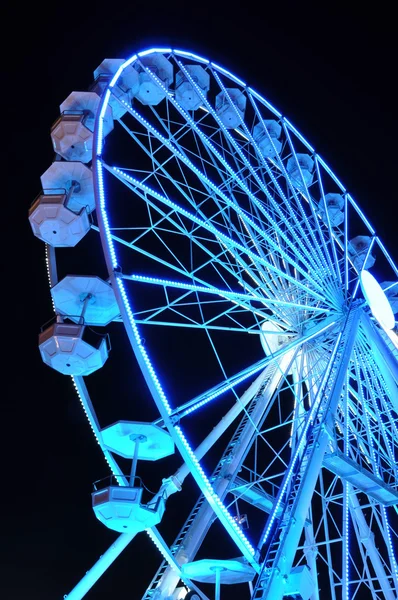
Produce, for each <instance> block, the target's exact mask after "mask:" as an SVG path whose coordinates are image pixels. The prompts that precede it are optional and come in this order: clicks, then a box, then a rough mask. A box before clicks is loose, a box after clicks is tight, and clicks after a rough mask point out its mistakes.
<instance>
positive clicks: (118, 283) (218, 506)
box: [92, 48, 391, 572]
mask: <svg viewBox="0 0 398 600" xmlns="http://www.w3.org/2000/svg"><path fill="white" fill-rule="evenodd" d="M154 53H160V54H165V53H167V54H171V53H172V54H175V55H178V56H182V57H185V58H191V59H193V60H195V61H197V62H199V63H202V64H206V65H211V67H212V68H213V69H214V70H215V71H218V72H220V73H222V74H224V75H227V76H228V77H230V78H231V79H232V80H234V81H235V82H236V83H238V84H239V85H240V86H242V87H244V88H247V89H248V90H249V91H250V93H251V94H253V95H254V96H255V97H256V98H258V99H259V100H260V101H261V102H262V103H263V104H264V105H265V106H266V107H267V108H268V109H269V110H270V111H271V112H272V113H273V114H274V115H275V116H276V117H278V118H279V119H281V120H283V121H284V123H285V124H286V126H287V127H288V128H289V129H290V130H291V131H293V132H294V134H295V135H296V136H297V137H298V138H299V139H300V140H301V141H302V143H303V144H304V145H305V146H306V147H307V148H308V149H309V150H310V151H311V152H312V153H315V150H314V148H312V147H311V145H310V144H309V143H308V142H307V141H306V140H305V139H304V138H303V137H302V135H301V134H300V133H299V132H298V131H297V130H296V129H295V128H294V127H293V125H292V124H291V123H290V122H289V121H288V120H287V119H286V118H285V117H283V116H282V115H281V113H280V112H278V111H277V110H276V109H275V108H274V107H273V106H272V105H271V104H270V103H269V102H267V101H266V100H265V99H264V98H263V97H262V96H261V95H260V94H258V93H257V92H255V91H254V90H253V89H252V88H250V87H248V86H246V84H245V83H244V82H243V81H241V80H240V79H238V78H237V77H235V76H234V75H232V74H231V73H230V72H229V71H226V70H225V69H223V68H222V67H220V66H219V65H216V64H215V63H213V62H211V61H209V60H207V59H205V58H202V57H200V56H197V55H195V54H192V53H190V52H185V51H182V50H174V49H171V48H152V49H150V50H145V51H144V52H139V53H137V54H135V55H133V56H132V57H131V58H129V59H128V60H126V61H125V62H124V63H123V65H121V66H120V67H119V69H118V71H117V72H116V73H115V75H114V77H113V79H112V80H111V82H110V83H109V85H108V87H107V88H106V91H105V92H104V94H103V95H102V98H101V102H100V105H99V107H98V111H97V115H96V120H95V128H94V143H93V155H92V171H93V176H94V194H95V203H96V210H97V218H98V224H99V231H100V237H101V243H102V247H103V252H104V255H105V260H106V264H107V268H108V273H109V278H110V281H111V284H112V287H113V289H114V291H115V296H116V299H117V302H118V305H119V309H120V314H121V317H122V320H123V323H124V326H125V329H126V332H127V335H128V337H129V340H130V343H131V346H132V349H133V351H134V354H135V356H136V359H137V361H138V364H139V366H140V368H141V371H142V373H143V375H144V377H145V380H146V383H147V385H148V387H149V389H150V392H151V394H152V397H153V399H154V401H155V403H156V406H157V408H158V410H159V413H160V415H161V417H162V419H163V421H164V423H165V425H166V426H167V428H168V430H169V432H170V434H171V436H172V438H173V439H174V442H175V444H176V446H177V448H178V450H179V452H180V454H181V456H182V458H183V460H184V461H185V462H186V463H187V465H188V466H189V468H190V471H191V473H192V475H193V477H194V479H195V480H196V482H197V484H198V485H199V487H200V489H201V491H202V493H203V494H204V495H205V497H206V499H207V500H208V502H209V504H210V505H211V507H212V509H213V510H214V512H215V514H216V515H217V517H218V518H219V520H220V521H221V522H222V524H223V525H224V527H225V528H226V530H227V531H228V532H229V534H230V536H231V537H232V539H233V540H234V541H235V543H236V544H237V546H238V547H239V548H240V550H241V551H242V553H243V555H244V556H245V558H246V559H247V560H248V562H249V563H250V564H252V565H253V567H254V568H255V569H256V571H257V572H258V571H259V565H258V564H257V562H256V560H255V558H254V554H255V549H254V548H253V546H252V545H251V544H250V542H249V541H248V540H247V538H246V537H245V535H244V533H243V532H242V530H241V528H240V527H239V525H238V524H237V523H236V522H235V521H234V520H233V518H232V516H231V515H230V513H229V511H228V509H227V508H226V507H225V506H224V504H223V503H222V502H221V500H220V499H219V497H218V496H217V495H216V494H215V493H214V491H213V488H212V486H211V483H210V481H209V479H208V478H207V476H206V474H205V473H204V471H203V469H202V467H201V466H200V463H199V461H198V460H197V459H196V457H195V454H194V451H193V449H192V448H191V446H190V444H189V442H188V440H187V439H186V437H185V435H184V432H183V430H182V428H181V426H180V425H179V424H174V423H173V421H172V419H171V417H170V415H171V412H172V410H171V407H170V405H169V403H168V400H167V397H166V394H165V393H164V391H163V388H162V385H161V383H160V381H159V379H158V377H157V374H156V372H155V369H154V367H153V366H152V363H151V360H150V357H149V356H148V353H147V351H146V349H145V348H144V346H143V345H142V344H141V336H140V333H139V330H138V327H137V325H136V323H135V321H134V317H133V311H132V308H131V302H130V301H129V299H128V297H127V293H126V291H125V289H124V284H123V280H122V279H121V278H119V277H117V275H116V271H117V268H118V266H119V265H118V260H117V256H116V251H115V248H114V243H113V240H112V237H111V233H110V225H109V220H108V213H107V208H106V197H105V190H104V182H103V167H102V164H101V154H102V146H103V136H102V124H103V117H104V114H105V111H106V108H107V106H108V103H109V98H110V95H111V91H110V90H111V88H112V87H113V86H114V85H115V84H116V82H117V80H118V79H119V77H120V75H121V74H122V72H123V70H124V69H125V68H126V67H128V66H129V65H132V64H134V62H135V61H136V60H137V59H139V58H140V57H143V56H145V55H148V54H154ZM317 158H318V160H319V162H320V164H322V166H323V167H324V168H325V170H326V171H327V172H328V173H329V175H330V176H331V177H332V178H333V179H334V181H335V182H336V183H337V184H338V185H339V187H340V189H342V190H343V191H344V192H345V193H346V190H345V188H344V186H343V185H342V184H341V182H340V181H339V179H338V178H337V177H336V176H335V175H334V173H333V172H332V171H331V170H330V168H329V167H328V166H327V165H326V164H325V162H324V161H323V160H322V159H321V158H320V157H319V155H318V154H317ZM347 197H349V200H350V202H351V204H352V205H353V206H355V209H356V210H357V212H358V213H359V214H360V216H361V217H362V219H363V221H364V222H365V224H366V225H367V226H368V228H369V231H370V232H371V233H372V234H373V235H374V234H375V231H374V229H373V228H372V227H371V225H370V223H369V221H368V220H367V219H366V218H365V216H364V215H363V213H362V211H361V210H360V209H359V207H358V205H357V204H356V203H355V202H354V200H353V199H352V197H351V196H350V195H349V194H347ZM380 244H381V242H380ZM383 250H384V248H383ZM390 264H391V259H390Z"/></svg>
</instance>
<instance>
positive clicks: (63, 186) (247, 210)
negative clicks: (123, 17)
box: [29, 48, 398, 600]
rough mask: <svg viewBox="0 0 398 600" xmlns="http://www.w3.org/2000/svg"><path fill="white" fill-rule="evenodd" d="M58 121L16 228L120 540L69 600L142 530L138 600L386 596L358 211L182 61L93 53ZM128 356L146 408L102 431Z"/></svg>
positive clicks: (231, 96) (379, 283)
mask: <svg viewBox="0 0 398 600" xmlns="http://www.w3.org/2000/svg"><path fill="white" fill-rule="evenodd" d="M60 111H61V114H60V117H59V119H58V120H57V121H56V122H55V123H54V124H53V126H52V128H51V138H52V142H53V146H54V150H55V159H54V162H53V163H52V165H50V166H49V168H48V169H47V170H46V171H45V173H44V174H43V175H42V176H41V183H42V188H43V189H42V192H41V194H40V195H39V196H38V198H37V199H36V200H35V202H34V203H33V205H32V207H31V209H30V211H29V220H30V223H31V226H32V229H33V232H34V234H35V235H36V236H37V237H38V238H40V239H41V240H43V242H45V248H46V261H47V268H48V276H49V282H50V288H51V296H52V301H53V306H54V311H55V316H54V318H53V320H52V322H51V323H48V324H46V325H45V326H44V327H43V330H42V332H41V333H40V336H39V348H40V352H41V355H42V358H43V360H44V362H45V363H46V364H47V365H49V366H50V367H52V368H54V369H56V370H58V371H59V372H60V373H62V374H65V375H69V376H70V377H71V378H72V380H73V384H74V387H75V389H76V392H77V395H78V398H79V399H80V402H81V404H82V406H83V409H84V411H85V413H86V415H87V418H88V420H89V423H90V425H91V428H92V430H93V433H94V436H95V438H96V441H97V442H98V444H99V446H100V448H101V450H102V452H103V454H104V457H105V459H106V460H107V462H108V463H109V466H110V469H111V475H110V477H109V478H107V479H106V480H101V481H97V482H96V483H95V485H94V489H93V493H92V506H93V511H94V514H95V516H96V517H97V518H98V519H99V521H101V523H102V524H98V526H99V527H102V526H106V527H108V528H110V529H112V530H115V532H118V533H119V537H117V538H116V540H115V542H114V544H113V545H112V546H111V548H110V549H109V550H108V551H107V552H105V554H103V555H102V556H101V558H100V559H99V560H98V562H97V563H96V564H95V565H94V566H93V567H92V568H91V569H90V570H89V571H88V572H87V574H86V575H85V576H84V577H83V579H82V580H81V581H80V582H79V583H78V584H77V585H76V587H75V588H74V589H73V590H72V591H71V592H70V593H69V594H67V595H66V596H65V597H66V598H68V599H69V600H78V599H80V598H82V597H83V596H84V595H85V594H86V592H87V591H88V590H89V589H90V588H91V587H92V586H93V584H94V583H95V582H96V581H97V580H98V579H99V578H100V576H101V574H102V573H103V572H104V571H105V570H106V569H107V568H108V567H109V565H110V564H111V563H112V562H113V561H114V560H115V558H116V557H117V556H118V555H119V554H120V553H121V552H122V550H123V549H124V548H125V547H126V546H127V545H128V544H129V543H130V542H131V543H132V545H133V544H134V543H135V542H136V540H135V539H134V538H137V539H139V537H140V536H142V535H149V537H150V538H151V540H152V541H153V543H154V550H153V551H154V552H160V554H159V563H160V565H159V569H158V570H157V572H155V573H154V575H153V579H152V581H150V582H148V587H147V589H146V590H143V591H142V594H141V596H140V597H142V599H143V600H150V599H153V600H160V599H167V600H178V599H181V598H187V599H188V598H190V599H192V600H193V599H195V600H196V599H199V598H201V599H206V598H214V597H215V598H216V599H219V598H222V599H224V600H228V598H238V597H239V598H241V599H242V600H244V599H245V598H247V599H251V600H257V599H260V598H262V599H267V600H280V599H282V598H284V597H286V598H288V597H294V598H301V599H302V600H329V599H330V600H348V599H350V598H358V599H360V600H366V599H367V598H372V599H388V600H393V599H397V598H398V567H397V559H396V557H395V553H396V548H397V547H398V541H397V536H398V515H397V510H398V509H397V506H398V466H397V459H398V429H397V428H398V337H397V334H396V322H395V316H394V315H395V314H396V313H397V312H398V269H397V267H396V266H395V264H394V262H393V260H392V258H391V257H390V255H389V254H388V251H387V249H386V248H385V247H384V245H383V243H382V241H381V240H380V239H379V237H378V235H377V233H376V232H375V230H374V229H373V228H372V226H371V224H370V223H369V221H368V220H367V218H366V216H365V215H364V214H363V212H362V211H361V209H360V207H359V206H358V204H357V203H356V202H355V200H354V198H353V197H352V196H351V195H350V193H349V192H348V191H347V190H346V189H345V187H344V185H343V184H342V183H341V182H340V181H339V179H338V178H337V177H336V176H335V174H334V173H333V172H332V171H331V169H330V168H329V167H328V166H327V164H326V162H325V161H324V160H323V159H322V158H321V157H320V156H319V155H318V154H317V152H316V151H315V149H314V148H312V147H311V146H310V144H309V143H308V142H307V141H306V140H305V139H304V137H303V136H302V135H301V134H300V133H299V132H298V131H297V129H296V128H295V127H294V126H293V125H292V124H291V123H290V121H289V120H288V119H287V118H285V117H284V116H282V114H281V113H280V112H278V111H277V110H276V109H275V108H274V107H273V106H272V105H271V104H270V103H269V102H268V101H267V100H266V99H265V98H263V97H262V96H261V95H260V94H259V93H257V92H256V91H255V90H254V89H253V88H251V87H250V86H249V85H247V84H246V83H245V82H243V81H242V80H241V79H238V78H237V77H236V76H235V75H233V74H232V73H230V72H228V71H227V70H225V69H224V68H222V67H221V66H219V65H217V64H215V63H214V62H211V61H209V60H207V59H205V58H202V57H200V56H196V55H195V54H192V53H190V52H185V51H180V50H173V49H169V48H160V49H151V50H147V51H145V52H139V53H138V54H137V55H134V56H132V57H131V58H130V59H128V60H122V59H106V60H104V61H103V62H102V63H101V65H99V67H98V68H97V69H96V70H95V71H94V82H93V85H92V86H91V87H90V89H89V90H88V91H74V92H72V93H71V94H70V95H69V96H68V98H66V100H65V101H64V102H63V103H62V104H61V106H60ZM98 236H99V239H100V245H99V243H98ZM61 248H67V250H62V249H61ZM93 248H95V249H98V250H96V252H97V251H98V252H99V253H100V254H101V256H103V257H104V259H105V261H106V266H107V277H105V278H101V277H99V276H98V273H96V272H91V271H90V270H87V269H89V268H90V267H89V265H90V253H91V254H92V253H93V250H92V249H93ZM90 249H91V250H90ZM69 260H70V261H71V262H70V263H69ZM86 261H87V266H86ZM69 264H71V265H73V269H74V270H73V271H71V270H70V268H69V266H68V265H69ZM76 265H78V268H80V270H81V273H79V274H76V273H75V270H76ZM126 334H127V337H126ZM118 336H120V338H121V339H122V340H123V347H124V357H123V361H121V360H119V359H118V357H117V356H114V350H113V349H112V348H113V341H114V340H115V339H116V338H117V337H118ZM129 345H130V346H131V349H130V348H129ZM130 350H131V351H130ZM133 361H137V362H138V364H139V367H140V369H141V371H142V374H143V376H144V378H145V381H146V383H147V386H148V389H149V391H150V395H151V398H152V400H153V402H152V403H151V406H150V407H148V406H147V405H146V404H145V405H144V403H143V402H142V401H140V399H139V398H137V397H136V393H135V390H134V385H132V386H131V389H130V388H129V389H128V390H127V392H126V398H128V400H127V401H128V402H129V403H130V404H131V407H132V410H133V411H134V414H135V415H136V416H135V418H134V420H126V419H125V417H124V415H123V414H120V418H119V420H117V421H115V422H113V423H100V420H99V418H98V416H97V412H96V408H97V405H98V404H97V403H98V402H99V400H98V398H97V397H96V394H98V391H99V390H100V389H101V377H112V376H114V377H118V378H122V379H123V378H124V377H126V381H127V380H128V371H129V364H132V362H133ZM92 381H95V385H93V384H92V383H91V382H92ZM90 390H92V391H90ZM94 391H95V393H93V392H94ZM148 415H150V416H149V418H148ZM126 459H127V460H128V461H130V462H129V464H130V467H129V471H128V472H126V469H125V465H126ZM154 461H156V473H157V474H159V473H161V474H162V475H161V476H160V477H159V486H158V491H156V492H155V493H153V494H152V493H150V492H149V491H148V486H147V484H146V479H147V478H148V476H149V472H151V475H153V466H152V465H153V463H154ZM176 461H177V462H176ZM178 461H179V462H180V463H181V464H179V466H178ZM176 464H177V468H175V465H176ZM122 465H123V467H122ZM189 475H192V477H193V480H194V481H195V482H196V489H197V500H196V502H194V503H193V505H192V506H190V507H188V506H186V505H185V503H182V502H180V501H179V497H180V495H181V494H182V491H181V490H184V481H185V480H186V479H187V477H188V476H189ZM179 502H180V507H179V512H180V514H181V523H178V524H177V525H178V526H177V529H176V532H175V536H174V538H173V539H168V538H167V536H169V531H170V529H169V528H168V530H167V535H166V534H164V533H163V529H162V527H163V525H164V523H165V522H166V521H167V519H168V508H169V507H170V505H173V504H174V503H175V504H176V505H178V503H179ZM175 514H176V513H175V512H174V515H175ZM174 518H175V517H174ZM137 543H138V542H137ZM138 570H139V567H137V572H138ZM99 585H100V584H99ZM133 597H134V598H138V595H137V594H135V595H134V594H133Z"/></svg>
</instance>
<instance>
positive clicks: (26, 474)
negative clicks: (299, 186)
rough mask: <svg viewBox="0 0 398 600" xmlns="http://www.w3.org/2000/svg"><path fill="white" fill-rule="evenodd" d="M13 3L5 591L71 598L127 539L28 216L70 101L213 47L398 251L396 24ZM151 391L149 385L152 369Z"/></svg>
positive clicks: (360, 11)
mask: <svg viewBox="0 0 398 600" xmlns="http://www.w3.org/2000/svg"><path fill="white" fill-rule="evenodd" d="M391 6H393V5H392V4H391ZM4 10H5V13H3V33H2V35H3V64H2V68H1V70H2V74H3V86H2V87H3V94H2V96H3V103H4V108H3V109H2V125H3V144H2V147H3V151H4V155H3V160H2V165H3V178H2V179H3V181H5V182H6V189H5V190H3V194H2V215H3V218H2V233H3V236H2V237H3V239H4V238H5V239H4V242H5V243H4V249H3V253H2V256H3V261H2V272H3V278H2V298H3V327H2V332H3V343H2V346H3V349H2V359H1V360H2V364H3V370H2V373H3V375H2V376H3V394H2V396H3V397H2V402H1V405H2V409H3V419H2V430H3V435H2V442H3V453H2V457H3V464H2V475H3V486H2V499H3V501H4V508H3V509H2V520H3V524H2V525H3V527H2V540H3V543H2V549H1V553H2V557H1V561H0V597H1V598H4V600H19V599H21V600H22V599H25V598H26V599H27V598H29V600H55V599H60V598H62V597H63V594H66V593H68V592H69V591H70V589H71V588H72V587H73V585H74V584H75V583H77V581H78V580H79V578H80V577H81V576H82V575H83V574H84V572H85V571H86V570H87V569H88V568H90V567H91V565H92V564H93V563H94V562H95V560H96V559H97V558H98V557H99V556H100V555H101V554H102V553H103V552H104V551H105V550H106V548H107V547H108V546H109V545H110V543H111V542H112V540H113V539H114V538H115V535H114V534H113V532H110V531H108V530H106V529H105V527H103V526H102V525H101V524H100V523H99V522H98V521H97V520H96V519H95V517H94V515H93V513H92V510H91V506H90V492H91V483H92V481H93V480H95V479H97V478H98V477H100V476H104V475H105V474H106V469H105V468H104V463H103V459H102V456H101V453H100V452H99V450H98V447H97V445H96V443H95V442H94V440H93V438H92V436H91V433H90V429H89V427H88V425H87V422H86V421H85V419H84V418H83V417H82V416H81V411H80V407H79V405H78V403H77V399H76V397H75V395H74V392H73V389H72V386H71V383H70V380H69V378H63V376H62V375H60V374H58V373H56V372H53V371H51V369H49V368H48V367H46V366H44V365H43V364H42V362H41V359H40V355H39V352H38V350H37V334H38V332H39V329H40V326H41V325H42V324H43V323H44V322H45V321H47V320H48V319H49V318H50V317H51V315H52V309H51V303H50V299H49V292H48V284H47V276H46V272H45V263H44V248H43V245H42V243H41V242H40V241H38V240H37V239H35V238H34V237H33V235H32V233H31V230H30V226H29V223H28V220H27V212H28V208H29V205H30V204H31V202H32V201H33V200H34V198H35V196H36V195H37V194H38V193H39V191H40V175H41V174H42V173H43V172H44V171H45V170H46V169H47V168H48V166H49V165H50V163H51V162H52V159H53V152H52V145H51V140H50V126H51V124H52V122H53V121H54V120H55V119H56V117H57V116H58V114H59V108H58V107H59V104H60V103H61V102H62V101H63V100H64V99H65V98H66V96H67V95H68V94H69V93H70V92H71V91H72V90H80V89H86V88H87V87H88V85H89V84H90V83H91V81H92V72H93V70H94V69H95V68H96V67H97V66H98V65H99V63H100V62H101V61H102V60H103V59H104V58H106V57H115V58H116V57H126V58H127V57H128V56H130V55H131V54H133V53H135V52H136V51H139V50H143V49H146V48H150V47H152V46H160V47H161V46H163V45H165V46H170V47H176V48H181V49H186V50H191V51H193V52H196V53H198V54H201V55H203V56H205V57H208V58H209V59H212V60H214V61H215V62H217V63H218V64H220V65H222V66H224V67H225V68H227V69H230V70H231V71H232V72H234V73H236V74H237V76H238V77H241V78H242V79H243V80H244V81H246V82H247V83H249V84H250V85H251V86H252V87H254V88H255V89H257V90H258V91H259V92H260V93H263V94H264V96H265V97H266V98H268V99H269V100H270V102H271V103H272V104H273V105H274V106H276V107H277V108H278V109H279V110H280V111H281V112H282V113H283V114H284V115H286V116H287V117H288V118H289V120H290V121H291V122H292V123H293V124H294V125H295V126H296V127H297V128H298V129H299V130H300V131H301V133H302V134H303V135H304V136H305V137H307V139H308V140H309V141H310V143H311V144H312V145H313V146H314V147H315V149H316V150H317V151H318V152H319V153H320V154H321V156H322V157H323V158H324V159H325V160H326V162H327V163H328V164H329V166H330V167H331V168H332V169H333V170H334V171H335V173H336V174H337V176H338V177H339V178H340V179H341V180H342V181H343V183H344V184H345V186H346V187H347V189H348V191H349V192H350V193H351V194H352V196H353V197H354V198H355V199H356V200H357V202H358V203H359V205H360V206H361V208H362V209H363V210H364V212H365V214H366V216H367V217H368V218H369V220H370V221H371V223H372V224H373V225H374V226H375V228H376V230H377V232H378V234H379V235H380V236H381V238H382V240H383V241H384V242H385V244H386V245H387V248H388V249H389V251H390V253H391V255H392V256H393V257H394V258H395V260H397V259H398V245H397V237H396V230H397V225H396V206H397V192H396V185H397V177H398V172H397V166H396V165H397V150H396V147H397V134H398V119H397V91H396V89H397V83H396V78H397V68H396V65H397V59H398V53H397V37H396V25H395V15H394V14H393V13H390V9H389V7H388V4H387V3H381V2H378V3H368V4H364V3H361V4H359V3H353V4H352V5H351V6H348V7H347V6H344V5H343V4H341V5H339V4H335V3H317V4H311V3H303V2H297V3H286V2H284V3H281V2H280V3H275V2H265V1H263V2H261V3H254V2H252V3H250V2H249V3H248V2H245V3H241V5H240V6H235V5H234V4H233V3H231V2H228V3H227V2H225V3H219V2H218V3H217V2H212V3H210V2H206V3H203V2H184V3H183V2H181V3H180V2H177V3H176V2H174V3H173V2H171V3H166V2H164V3H163V4H162V3H160V2H155V3H154V2H150V1H148V2H143V1H141V2H134V1H133V2H128V3H122V2H113V3H111V2H108V3H107V4H105V3H74V4H73V5H72V4H68V3H52V4H50V5H49V6H48V7H47V6H46V7H44V4H43V5H41V4H40V3H39V4H31V5H29V6H28V8H23V7H22V6H19V5H17V4H14V3H13V4H9V5H8V6H6V7H4V8H3V11H4ZM391 11H393V8H391ZM4 17H5V18H4ZM6 34H9V35H10V36H11V38H10V39H11V40H12V41H11V42H9V41H7V42H6V43H5V37H4V36H5V35H6ZM4 74H5V78H4ZM137 395H138V396H139V397H142V398H143V397H145V396H146V395H147V392H146V390H145V386H144V384H143V383H142V381H140V380H139V379H137ZM136 542H137V540H136ZM147 556H148V557H150V558H148V559H147V558H146V557H147ZM157 560H158V559H157V556H156V552H155V550H154V549H153V548H152V545H151V543H150V542H149V541H147V539H146V537H145V536H144V535H142V536H140V539H139V542H137V543H136V544H135V545H134V546H133V545H132V546H131V547H128V548H127V550H126V551H125V552H124V553H123V555H122V556H121V557H120V558H119V559H118V560H117V562H116V563H115V564H114V566H113V567H112V568H111V569H110V570H109V571H108V573H107V574H106V575H105V576H104V577H103V578H102V580H101V582H100V583H98V584H97V586H96V587H95V588H94V589H93V590H92V591H91V592H90V593H89V594H88V596H87V597H88V598H90V599H92V600H99V599H102V598H112V600H118V599H121V598H127V597H128V598H131V599H132V600H136V599H137V600H138V598H141V593H142V591H143V590H144V589H145V586H146V583H149V581H150V578H151V577H152V574H153V573H154V565H156V564H157Z"/></svg>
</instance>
